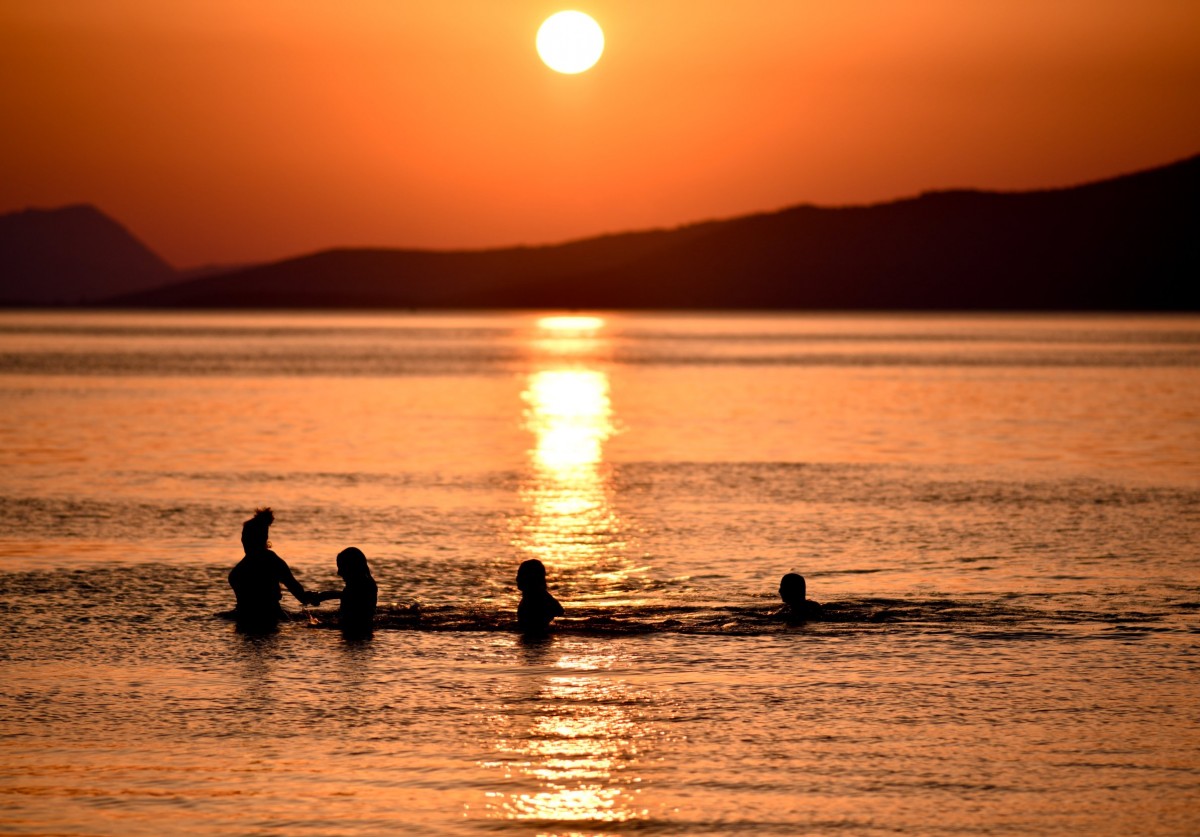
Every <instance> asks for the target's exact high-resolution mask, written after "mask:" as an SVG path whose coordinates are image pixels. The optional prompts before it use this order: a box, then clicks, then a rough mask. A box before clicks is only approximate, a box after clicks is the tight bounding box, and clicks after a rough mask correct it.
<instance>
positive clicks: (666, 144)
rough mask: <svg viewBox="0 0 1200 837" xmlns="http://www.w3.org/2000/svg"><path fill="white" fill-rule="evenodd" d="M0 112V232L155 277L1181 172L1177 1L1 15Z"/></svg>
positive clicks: (1192, 139) (467, 4)
mask: <svg viewBox="0 0 1200 837" xmlns="http://www.w3.org/2000/svg"><path fill="white" fill-rule="evenodd" d="M562 8H577V9H580V10H582V11H586V12H588V13H589V14H591V15H592V16H593V17H595V18H596V19H597V20H598V21H599V22H600V24H601V26H602V27H603V28H604V30H605V34H606V37H607V39H608V44H607V49H606V51H605V54H604V56H603V57H602V58H601V60H600V63H599V64H597V65H596V67H595V68H594V69H593V70H591V71H589V72H587V73H584V74H583V75H580V76H561V75H558V74H555V73H553V72H552V71H550V70H549V69H547V68H546V67H545V66H543V65H542V63H541V62H540V61H539V60H538V58H537V55H536V53H535V51H534V48H533V41H534V35H535V33H536V31H537V27H538V25H539V24H540V22H541V21H542V20H543V19H544V18H545V17H546V16H548V15H549V14H550V13H552V12H554V11H557V10H559V9H562ZM0 114H2V115H3V116H2V120H3V126H4V127H3V130H0V161H3V162H0V166H3V168H2V170H0V212H6V211H11V210H14V209H21V208H24V207H26V206H43V207H47V206H57V205H61V204H65V203H75V202H90V203H94V204H96V205H97V206H99V207H100V208H101V209H103V210H105V211H106V212H108V213H109V214H111V215H113V216H114V217H116V218H117V219H118V220H119V221H121V222H122V223H124V224H125V225H126V226H128V227H129V228H130V229H131V230H132V231H133V232H134V233H135V234H137V235H138V236H139V237H141V238H142V239H143V240H144V241H145V242H146V243H147V244H149V245H150V246H151V247H153V248H154V249H156V250H157V251H158V252H160V253H161V254H162V255H163V256H165V257H166V258H167V259H168V260H169V261H171V262H173V263H175V264H176V265H179V266H191V265H196V264H200V263H206V262H240V261H255V260H261V259H268V258H279V257H284V256H290V255H297V254H300V253H303V252H307V251H311V250H315V249H320V248H323V247H330V246H338V245H381V246H418V247H438V248H441V247H478V246H493V245H506V244H516V243H542V242H549V241H557V240H562V239H566V238H575V237H581V236H586V235H592V234H596V233H600V232H609V231H618V230H625V229H635V228H644V227H650V226H673V225H676V224H680V223H685V222H689V221H694V220H702V219H706V218H713V217H728V216H731V215H738V214H743V213H747V212H753V211H758V210H767V209H774V208H778V207H781V206H785V205H790V204H796V203H807V202H812V203H819V204H842V203H848V202H861V201H874V200H884V199H889V198H893V197H897V196H902V195H908V194H914V193H916V192H919V191H922V190H926V189H930V188H941V187H951V186H978V187H984V188H1000V189H1020V188H1029V187H1038V186H1054V185H1066V184H1071V183H1077V182H1080V181H1085V180H1091V179H1096V178H1101V177H1106V176H1109V175H1113V174H1117V173H1121V172H1125V171H1131V170H1136V169H1140V168H1145V167H1149V166H1154V165H1159V164H1162V163H1167V162H1171V161H1174V160H1176V159H1179V158H1182V157H1186V156H1190V155H1192V154H1195V153H1197V152H1200V2H1197V1H1196V0H1137V1H1136V2H1133V0H737V2H734V0H619V1H618V0H595V2H584V3H578V4H570V3H568V4H565V5H564V4H561V3H553V2H532V1H531V2H525V0H438V1H437V2H406V0H103V2H80V0H0Z"/></svg>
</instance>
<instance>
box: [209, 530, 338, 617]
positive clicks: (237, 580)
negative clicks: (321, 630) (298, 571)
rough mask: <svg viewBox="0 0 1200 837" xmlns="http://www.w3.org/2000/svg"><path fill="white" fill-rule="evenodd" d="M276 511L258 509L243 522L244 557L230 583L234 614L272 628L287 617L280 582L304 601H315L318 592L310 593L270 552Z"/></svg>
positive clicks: (277, 557) (283, 563) (283, 562)
mask: <svg viewBox="0 0 1200 837" xmlns="http://www.w3.org/2000/svg"><path fill="white" fill-rule="evenodd" d="M274 522H275V514H274V513H273V512H272V511H271V510H270V509H256V510H255V512H254V517H252V518H250V519H249V520H247V521H246V522H245V523H244V524H242V549H243V550H245V553H246V554H245V556H244V557H243V558H242V560H241V561H238V563H237V565H236V566H234V568H233V569H232V570H230V571H229V586H230V587H232V588H233V594H234V596H236V597H237V607H236V608H235V609H234V616H235V617H236V618H237V620H238V622H239V623H240V624H242V625H244V626H249V627H270V626H273V625H274V624H275V623H276V622H278V621H279V620H280V619H282V618H285V615H286V614H284V612H283V609H282V608H281V607H280V606H279V602H280V600H281V599H282V598H283V594H282V593H281V592H280V591H279V585H281V584H282V585H283V586H285V587H287V589H288V591H289V592H290V593H291V594H292V595H293V596H295V597H296V598H297V599H298V600H299V601H300V602H301V603H303V604H316V603H317V599H316V594H315V593H309V592H307V591H306V590H305V589H304V586H303V585H302V584H300V582H299V581H297V580H296V577H295V576H294V575H292V570H291V568H290V567H289V566H288V565H287V562H286V561H284V560H283V559H282V558H280V557H279V556H278V555H276V554H275V553H274V552H272V551H271V548H270V547H271V543H270V541H268V540H267V536H268V534H269V530H270V528H271V524H272V523H274Z"/></svg>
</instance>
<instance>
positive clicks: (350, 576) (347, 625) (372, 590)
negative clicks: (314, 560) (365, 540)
mask: <svg viewBox="0 0 1200 837" xmlns="http://www.w3.org/2000/svg"><path fill="white" fill-rule="evenodd" d="M337 574H338V575H340V576H341V577H342V581H344V582H345V583H346V585H345V586H344V587H343V588H342V589H341V590H329V591H322V592H320V593H317V594H315V595H316V598H317V601H319V602H324V601H328V600H329V599H340V600H341V606H340V607H339V608H338V624H339V625H341V628H342V630H343V631H349V632H354V633H366V632H369V631H370V630H371V624H372V622H374V620H375V605H376V602H377V600H378V598H379V586H378V585H377V584H376V583H375V578H374V577H373V576H372V575H371V568H370V567H369V566H367V556H366V555H363V552H362V550H361V549H359V548H358V547H356V546H350V547H346V548H345V549H343V550H342V551H341V552H339V553H338V556H337Z"/></svg>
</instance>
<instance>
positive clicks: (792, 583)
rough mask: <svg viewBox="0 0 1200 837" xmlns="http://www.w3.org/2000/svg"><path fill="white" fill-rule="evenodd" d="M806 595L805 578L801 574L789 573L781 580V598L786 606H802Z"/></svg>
mask: <svg viewBox="0 0 1200 837" xmlns="http://www.w3.org/2000/svg"><path fill="white" fill-rule="evenodd" d="M806 595H807V590H806V589H805V584H804V576H802V575H800V574H799V573H788V574H787V575H785V576H784V577H783V578H781V579H779V598H781V599H783V601H784V604H801V603H802V602H803V601H804V598H805V596H806Z"/></svg>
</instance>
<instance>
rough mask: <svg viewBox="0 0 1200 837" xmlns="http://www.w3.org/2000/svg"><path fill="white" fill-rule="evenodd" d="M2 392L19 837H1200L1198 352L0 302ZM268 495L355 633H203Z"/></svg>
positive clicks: (1112, 328)
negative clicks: (369, 590) (0, 308)
mask: <svg viewBox="0 0 1200 837" xmlns="http://www.w3.org/2000/svg"><path fill="white" fill-rule="evenodd" d="M0 403H2V404H3V413H2V414H0V457H2V459H0V465H2V466H3V467H2V469H0V612H3V614H4V619H5V623H6V624H5V628H6V629H5V631H4V632H3V634H2V635H0V666H2V669H0V671H2V677H0V828H2V829H3V830H4V831H6V832H9V833H18V834H139V833H145V834H160V833H172V832H175V833H191V834H231V833H245V834H280V835H307V834H314V835H315V834H347V835H359V834H363V835H365V834H381V833H395V832H412V831H420V832H424V833H445V834H455V835H463V834H471V835H474V834H488V833H497V834H504V833H514V834H581V835H582V834H589V835H590V834H625V833H643V832H645V833H663V834H703V833H713V834H730V833H752V834H760V833H767V834H769V833H777V834H793V833H805V832H808V833H846V834H856V835H857V834H876V833H896V832H901V833H913V834H934V833H947V834H971V833H979V834H1046V833H1064V832H1069V833H1098V834H1125V833H1156V834H1187V833H1195V832H1196V831H1197V830H1198V829H1200V813H1198V812H1197V808H1196V804H1195V802H1196V799H1197V796H1198V794H1200V676H1198V675H1200V672H1198V662H1200V655H1198V645H1200V642H1198V640H1200V556H1198V554H1197V532H1198V524H1200V319H1198V318H1134V317H1071V318H1028V317H1016V316H1004V317H986V318H963V317H942V316H929V317H885V316H877V317H782V316H780V317H769V316H761V317H732V316H724V317H718V316H712V317H684V316H675V317H671V316H657V317H652V316H631V315H620V316H618V315H612V316H605V317H602V318H599V317H597V318H579V317H575V318H547V317H538V316H535V315H518V314H511V315H489V316H415V315H414V316H369V315H357V316H315V315H293V314H272V315H224V314H221V315H218V314H200V315H164V314H102V313H87V314H82V313H80V314H76V313H28V312H12V313H4V314H0ZM261 505H271V506H273V507H274V508H275V510H276V513H277V523H276V525H275V527H274V528H273V530H272V541H273V543H274V546H275V549H276V551H278V552H279V553H280V554H281V555H283V556H284V557H285V558H286V559H287V560H288V561H289V563H290V564H291V565H292V567H293V568H294V569H295V570H296V571H297V574H298V576H299V577H300V578H301V580H302V581H303V582H304V583H305V584H306V585H308V586H310V587H319V588H326V589H328V588H334V587H336V586H338V582H337V579H336V577H335V576H334V573H333V570H334V566H333V556H334V555H335V553H336V552H337V551H338V550H340V549H341V548H342V547H344V546H348V545H351V544H354V545H357V546H359V547H361V548H362V549H363V550H364V551H365V552H366V554H367V555H368V557H369V558H370V561H371V565H372V568H373V569H374V571H375V576H376V578H377V580H378V581H379V585H380V591H381V594H380V598H381V602H382V603H383V607H382V608H381V613H380V616H379V620H378V627H377V629H376V631H375V633H374V635H373V637H371V638H370V639H368V640H361V641H355V640H350V639H346V638H343V637H342V635H341V634H340V633H339V632H338V631H336V630H333V629H330V628H329V627H328V623H329V616H328V615H327V614H328V611H329V610H330V608H329V606H326V607H324V608H322V609H316V610H312V611H310V612H304V611H303V610H302V609H301V608H300V607H299V605H298V604H296V603H295V602H289V604H290V605H291V607H292V610H293V611H294V612H295V615H296V619H295V620H293V621H291V622H289V623H287V624H285V625H283V626H282V627H281V629H280V630H279V631H278V632H277V633H274V634H271V635H268V636H254V635H246V634H242V633H238V632H237V631H236V630H235V627H234V626H233V625H232V624H231V623H230V622H228V621H226V620H224V619H222V618H220V617H219V616H218V614H219V613H220V612H221V611H224V610H226V609H228V608H229V607H230V605H231V595H230V592H229V590H228V587H227V585H226V582H225V574H226V573H227V572H228V569H229V567H230V566H232V564H233V563H234V562H235V561H236V560H237V559H238V558H239V557H240V554H241V553H240V547H239V544H238V532H239V529H240V524H241V522H242V521H243V520H244V519H245V518H246V517H248V516H249V513H250V512H251V511H252V509H253V508H254V507H255V506H261ZM528 557H539V558H541V559H542V560H543V561H545V562H546V564H547V566H548V567H549V568H550V583H551V587H552V589H553V590H554V592H555V593H556V594H557V595H558V597H559V598H560V599H561V600H562V601H563V602H564V604H565V605H566V607H567V616H566V618H564V619H563V620H561V623H562V624H561V626H560V629H559V631H558V632H557V633H556V634H555V635H553V636H551V637H550V638H548V639H545V640H541V641H525V640H522V639H520V638H519V637H518V636H517V635H516V634H515V633H513V632H512V630H511V623H512V619H513V615H514V611H515V606H516V591H515V589H514V587H513V584H512V578H513V574H514V572H515V568H516V566H517V564H519V563H520V561H522V560H524V559H525V558H528ZM793 569H794V570H797V571H800V572H802V573H804V574H805V576H806V577H807V578H808V581H809V594H810V596H811V597H813V598H816V599H819V600H821V601H823V602H825V603H826V604H827V609H828V611H829V618H828V619H827V620H825V621H822V622H816V623H809V624H805V625H789V624H787V623H785V622H782V621H780V620H778V619H776V618H774V616H773V613H774V609H775V605H776V603H777V599H776V597H775V592H774V591H775V588H776V586H777V584H778V579H779V576H780V575H781V574H782V573H784V572H786V571H789V570H793Z"/></svg>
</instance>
